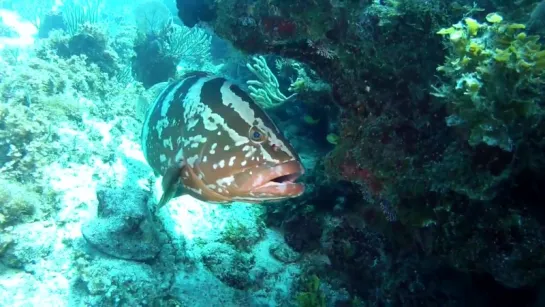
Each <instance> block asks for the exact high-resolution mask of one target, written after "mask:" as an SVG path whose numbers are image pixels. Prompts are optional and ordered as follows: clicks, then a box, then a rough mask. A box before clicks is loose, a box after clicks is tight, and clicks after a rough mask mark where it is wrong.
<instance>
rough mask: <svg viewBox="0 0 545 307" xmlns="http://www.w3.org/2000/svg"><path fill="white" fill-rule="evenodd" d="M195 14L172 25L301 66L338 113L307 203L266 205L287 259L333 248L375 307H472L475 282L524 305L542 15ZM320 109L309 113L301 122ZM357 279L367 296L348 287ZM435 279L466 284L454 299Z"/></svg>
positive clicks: (532, 279)
mask: <svg viewBox="0 0 545 307" xmlns="http://www.w3.org/2000/svg"><path fill="white" fill-rule="evenodd" d="M186 2H188V1H185V0H179V1H177V3H178V7H179V8H180V7H182V6H184V4H186ZM202 5H204V6H205V7H206V8H207V9H206V10H205V9H203V8H202V7H201V6H199V5H193V6H184V10H183V12H181V10H180V13H179V17H180V18H181V20H182V21H183V22H185V23H186V25H188V26H192V25H193V24H195V23H196V22H197V21H199V20H200V21H202V22H204V23H206V24H208V25H209V26H210V27H211V28H213V29H214V31H215V32H216V33H217V34H218V35H219V36H221V37H223V38H225V39H227V40H228V41H230V42H232V43H233V45H234V46H235V47H237V48H238V49H240V50H242V51H244V52H247V53H254V54H256V53H257V54H272V56H277V57H280V58H282V57H285V58H291V59H295V60H297V61H300V62H301V63H303V64H305V65H308V66H309V68H310V69H312V70H314V71H316V73H317V76H318V77H319V78H322V79H323V80H325V81H326V82H329V83H330V84H331V90H332V98H333V100H334V103H335V104H336V105H337V106H339V107H340V108H341V112H340V117H339V120H338V121H335V120H332V121H330V122H333V123H336V124H335V125H334V129H333V130H329V129H328V130H327V132H326V133H324V134H323V138H324V139H325V138H326V135H327V134H328V133H334V135H336V136H337V137H334V138H330V139H331V140H332V141H333V142H332V143H334V144H332V145H334V146H333V149H332V151H331V152H330V153H329V154H328V156H327V158H326V160H325V161H322V162H320V163H318V164H317V165H316V167H314V165H311V166H310V168H314V171H312V172H309V174H307V178H305V181H306V182H307V184H309V185H310V187H309V189H308V192H307V193H306V194H305V195H304V196H303V197H302V198H301V199H299V200H298V201H297V202H293V201H288V202H285V203H282V204H280V205H277V206H274V207H273V206H271V207H267V214H266V216H265V220H266V221H267V224H268V225H269V226H280V227H282V230H283V232H284V238H285V240H286V242H287V243H288V244H289V245H290V246H291V247H292V248H293V249H294V250H296V251H299V252H301V253H303V255H305V254H308V253H315V252H323V251H329V252H330V253H329V254H328V257H329V259H330V262H331V263H332V264H333V265H334V266H335V268H334V269H335V271H336V272H339V273H340V274H343V275H344V278H340V280H342V282H341V283H342V284H343V285H345V286H346V287H348V288H350V289H351V291H352V292H351V293H352V294H354V295H357V296H359V297H360V298H361V299H362V300H364V301H365V302H366V303H369V304H370V305H372V306H381V305H393V306H406V305H433V304H436V303H437V302H444V301H445V300H444V299H441V298H445V297H448V298H449V302H452V304H453V305H456V304H471V299H467V298H465V296H464V293H466V291H470V292H472V291H473V290H470V289H468V288H467V285H468V284H470V283H471V282H469V280H479V281H481V282H483V283H485V284H484V285H481V286H480V287H476V288H475V289H476V290H482V289H486V288H494V289H502V291H501V292H502V293H506V295H505V296H501V297H499V298H498V301H497V302H501V303H502V304H509V303H514V302H517V300H519V302H524V303H528V304H531V297H532V295H529V293H536V292H537V291H539V284H540V283H541V281H542V280H543V278H545V275H543V272H542V271H541V269H540V268H541V267H542V265H543V261H544V260H545V258H544V257H543V256H542V255H543V252H542V250H543V236H542V234H541V232H540V231H539V230H538V229H539V227H542V225H543V224H544V223H545V220H544V219H543V216H544V215H543V210H542V207H541V206H540V205H539V204H538V201H537V199H541V198H542V197H543V193H542V191H540V189H539V188H537V187H538V186H539V185H540V184H543V182H544V181H543V180H544V178H543V175H542V174H543V170H544V169H545V163H544V162H543V159H542V152H543V150H544V149H545V144H544V143H543V131H544V127H543V124H542V123H543V103H542V99H541V96H542V91H543V80H542V77H543V76H542V75H543V67H542V65H543V63H542V62H543V60H542V56H543V54H542V45H541V44H542V37H541V36H538V35H540V34H541V33H540V31H541V30H540V27H539V26H537V24H540V23H539V21H538V20H540V18H539V17H536V16H542V14H541V13H540V12H543V2H541V1H531V0H529V1H518V2H513V1H499V0H498V1H475V2H472V1H457V2H448V1H441V0H433V1H410V0H402V1H390V0H386V1H364V2H342V1H340V2H339V1H315V2H305V1H295V2H283V1H254V2H252V3H251V4H250V3H246V2H240V1H234V0H233V1H222V2H221V5H219V4H217V3H208V4H202ZM186 8H187V9H186ZM188 11H192V13H189V12H188ZM460 20H461V21H460ZM459 21H460V22H459ZM449 25H453V26H452V27H449ZM437 33H439V35H438V34H437ZM393 46H395V47H393ZM445 46H446V48H445ZM277 77H278V76H277ZM278 80H279V83H280V84H281V83H282V81H281V80H280V78H278ZM293 85H294V87H293V88H292V89H295V88H297V86H298V85H300V83H297V82H295V83H294V84H293ZM281 86H282V84H281ZM324 103H325V104H329V105H333V103H332V102H331V101H327V99H325V100H324ZM273 110H275V109H273ZM288 110H289V109H288ZM327 110H331V109H327V108H322V109H311V111H312V112H311V114H309V116H310V117H309V119H310V120H309V121H307V122H308V124H312V123H315V122H316V121H315V120H314V119H315V118H323V117H320V116H319V114H324V113H326V112H327ZM275 112H276V111H275ZM286 112H289V111H286ZM279 114H281V113H280V112H279ZM298 114H299V115H297V116H301V114H304V113H303V112H299V113H298ZM316 114H318V116H317V115H316ZM324 117H325V118H327V117H328V116H327V115H325V116H324ZM294 121H295V120H293V121H292V122H294ZM288 131H290V130H288ZM290 132H291V131H290ZM295 136H296V137H298V135H295ZM306 141H307V140H306V139H304V138H299V139H297V141H296V144H295V146H296V147H298V148H304V146H305V143H306ZM329 146H331V145H329ZM324 147H325V146H324ZM330 148H331V147H330ZM332 195H335V196H332ZM332 216H333V218H332ZM332 221H335V224H334V225H330V224H329V223H331V222H332ZM326 235H328V236H331V240H323V236H326ZM370 237H373V238H377V237H379V238H381V240H380V242H382V243H381V244H371V243H367V242H375V241H373V240H370ZM346 238H350V240H348V241H349V242H348V243H346V241H344V240H345V239H346ZM328 242H334V244H333V245H331V243H329V244H330V245H328V244H327V243H328ZM342 242H345V244H343V243H342ZM350 242H355V243H354V244H352V243H350ZM357 242H365V244H367V245H365V244H364V243H362V245H359V244H358V243H357ZM349 243H350V244H349ZM354 245H355V246H354ZM385 247H387V248H385ZM379 255H380V257H379ZM383 255H386V257H385V258H381V257H382V256H383ZM410 255H416V256H410ZM303 258H304V256H303ZM351 259H352V260H351ZM374 259H386V260H385V262H380V261H378V262H377V261H376V260H374ZM350 263H352V264H353V265H349V264H350ZM371 263H373V264H377V265H378V267H380V268H381V269H379V270H377V271H374V270H373V266H372V265H371ZM381 264H384V267H381V266H380V265H381ZM311 267H312V265H311ZM411 272H415V273H411ZM433 272H438V273H437V275H435V276H434V273H433ZM317 273H321V275H319V277H320V279H321V280H326V279H328V275H329V277H330V276H331V274H326V273H323V271H319V270H318V272H317ZM352 273H354V274H353V275H352ZM366 274H368V275H366ZM362 276H365V277H366V278H367V279H366V280H368V283H365V284H364V285H363V286H361V287H360V288H358V287H357V286H354V285H358V284H361V282H360V280H361V278H362ZM442 277H444V278H451V279H452V280H455V281H456V282H455V283H457V284H458V285H460V287H458V288H456V289H449V286H447V285H444V284H441V283H440V282H438V279H439V278H442ZM407 288H409V289H411V291H410V292H407V291H405V290H403V289H407ZM522 289H531V290H529V292H525V290H522ZM510 295H511V296H510ZM509 296H510V297H509ZM481 299H482V300H483V301H486V302H487V303H488V304H494V298H490V297H489V298H481ZM483 301H481V302H483Z"/></svg>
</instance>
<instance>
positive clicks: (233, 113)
mask: <svg viewBox="0 0 545 307" xmlns="http://www.w3.org/2000/svg"><path fill="white" fill-rule="evenodd" d="M226 82H228V81H227V80H226V79H225V78H220V77H218V78H214V79H212V80H210V81H208V82H206V83H205V84H204V86H203V88H202V91H201V100H202V101H209V102H213V103H209V104H208V106H209V107H210V109H211V110H212V112H213V113H216V114H222V116H223V120H224V121H225V122H227V123H229V124H230V125H229V128H231V129H233V130H234V131H235V132H236V133H237V134H238V135H240V136H242V137H248V132H249V131H250V128H251V126H252V125H253V123H250V124H248V123H247V120H248V119H245V118H243V117H242V114H241V113H240V110H237V109H235V107H234V106H233V105H232V104H228V105H226V103H225V102H224V101H223V100H224V99H225V97H224V96H223V95H222V93H221V89H222V87H223V86H224V85H225V84H226ZM230 87H236V85H231V86H230ZM252 103H253V102H252ZM228 141H229V142H230V143H231V147H233V145H234V141H233V140H231V139H229V140H228ZM218 145H219V144H218Z"/></svg>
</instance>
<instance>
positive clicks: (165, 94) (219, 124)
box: [142, 72, 304, 208]
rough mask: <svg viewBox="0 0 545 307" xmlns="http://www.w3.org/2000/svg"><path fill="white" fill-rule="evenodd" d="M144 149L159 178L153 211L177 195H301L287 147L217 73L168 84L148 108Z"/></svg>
mask: <svg viewBox="0 0 545 307" xmlns="http://www.w3.org/2000/svg"><path fill="white" fill-rule="evenodd" d="M142 148H143V151H144V156H145V158H146V160H147V162H148V164H149V165H150V166H151V168H152V169H153V170H154V172H155V174H156V175H162V176H163V181H162V186H163V195H162V197H161V200H160V201H159V204H158V206H157V208H161V207H162V206H163V205H165V204H166V203H167V202H168V201H169V200H170V199H172V198H174V197H177V196H180V195H183V194H189V195H191V196H193V197H195V198H197V199H200V200H203V201H206V202H212V203H227V202H232V201H241V202H248V203H261V202H264V201H270V200H281V199H286V198H291V197H296V196H299V195H301V194H302V193H303V192H304V185H303V184H301V183H296V182H295V180H296V179H297V178H298V177H299V176H300V175H302V174H303V173H304V168H303V166H302V164H301V161H300V159H299V156H298V155H297V153H296V152H295V151H294V149H293V147H292V146H291V144H290V143H289V142H288V141H287V140H286V139H285V138H284V136H283V135H282V133H281V132H280V130H279V129H278V128H277V127H276V125H275V124H274V123H273V121H272V120H271V118H270V117H269V116H267V114H266V113H265V112H264V111H263V110H262V109H261V108H260V107H259V106H258V105H257V104H256V103H255V101H254V100H253V99H252V98H251V97H250V96H249V95H248V94H247V93H246V92H245V91H243V90H242V89H241V88H240V87H239V86H237V85H236V84H234V83H232V82H230V81H229V80H227V79H225V78H223V77H220V76H215V75H211V74H208V73H205V72H192V73H188V74H186V75H184V76H183V77H181V78H180V79H178V80H177V81H174V82H171V83H170V84H169V85H168V86H166V87H165V89H164V90H163V91H162V92H161V93H160V94H159V95H158V96H157V98H156V99H155V101H154V102H153V103H152V104H151V106H150V107H149V109H148V111H147V114H146V117H145V120H144V125H143V129H142Z"/></svg>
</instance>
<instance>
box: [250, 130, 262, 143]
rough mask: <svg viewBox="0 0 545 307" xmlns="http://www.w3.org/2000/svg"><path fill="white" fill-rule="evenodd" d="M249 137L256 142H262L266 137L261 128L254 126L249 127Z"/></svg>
mask: <svg viewBox="0 0 545 307" xmlns="http://www.w3.org/2000/svg"><path fill="white" fill-rule="evenodd" d="M249 137H250V140H252V141H254V142H256V143H262V142H263V141H265V139H266V137H265V133H263V132H262V131H261V130H259V129H257V128H256V127H252V128H250V133H249Z"/></svg>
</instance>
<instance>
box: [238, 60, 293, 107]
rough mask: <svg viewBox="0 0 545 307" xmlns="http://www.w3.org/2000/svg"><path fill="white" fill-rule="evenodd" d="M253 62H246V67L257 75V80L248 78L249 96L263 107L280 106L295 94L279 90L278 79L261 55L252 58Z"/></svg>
mask: <svg viewBox="0 0 545 307" xmlns="http://www.w3.org/2000/svg"><path fill="white" fill-rule="evenodd" d="M253 60H254V63H253V64H250V63H247V64H246V67H247V68H248V69H249V70H250V71H251V72H252V73H253V74H254V75H255V76H256V77H257V80H248V81H247V82H246V83H247V84H248V90H249V91H250V96H251V97H252V98H253V99H254V100H255V101H256V102H257V103H258V104H259V105H260V106H261V107H263V108H265V109H269V108H274V107H278V106H281V105H282V104H284V102H286V101H287V100H288V99H290V98H292V97H294V96H295V94H292V95H290V96H286V95H284V94H283V93H282V92H281V91H280V84H278V79H276V76H275V75H274V74H273V72H272V71H271V69H270V68H269V66H268V65H267V61H266V60H265V58H264V57H263V56H258V57H254V58H253Z"/></svg>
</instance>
